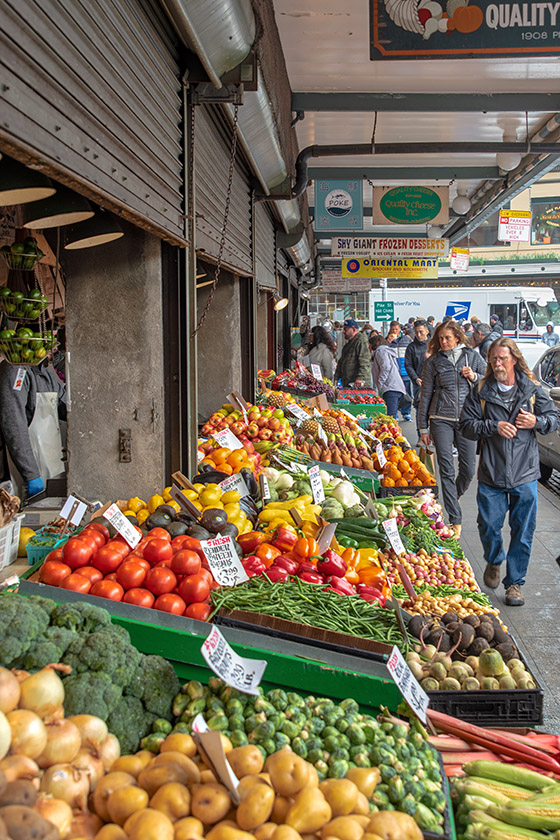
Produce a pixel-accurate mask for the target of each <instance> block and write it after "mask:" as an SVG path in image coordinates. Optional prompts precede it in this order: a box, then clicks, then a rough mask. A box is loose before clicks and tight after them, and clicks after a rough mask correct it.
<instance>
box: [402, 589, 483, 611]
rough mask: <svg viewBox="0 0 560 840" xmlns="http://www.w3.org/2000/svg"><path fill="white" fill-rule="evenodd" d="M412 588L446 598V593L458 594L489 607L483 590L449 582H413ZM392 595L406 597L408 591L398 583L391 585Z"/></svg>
mask: <svg viewBox="0 0 560 840" xmlns="http://www.w3.org/2000/svg"><path fill="white" fill-rule="evenodd" d="M414 589H415V590H416V592H429V593H430V595H435V596H439V597H441V598H446V597H447V596H448V595H460V596H461V598H470V599H471V600H472V601H474V602H475V604H479V606H481V607H491V606H492V603H491V601H490V598H489V597H488V595H485V594H484V592H473V591H471V590H470V589H458V588H457V587H456V586H452V585H451V584H449V583H442V585H441V586H430V585H429V584H427V583H425V584H420V585H418V584H416V583H415V584H414ZM393 595H394V596H395V598H400V599H401V600H402V599H406V598H408V593H407V591H406V589H405V588H404V586H401V585H400V584H394V585H393Z"/></svg>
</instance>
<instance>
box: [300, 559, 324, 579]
mask: <svg viewBox="0 0 560 840" xmlns="http://www.w3.org/2000/svg"><path fill="white" fill-rule="evenodd" d="M305 572H311V574H314V575H316V574H318V572H317V569H316V568H315V566H314V565H313V563H306V562H303V563H300V564H299V568H298V570H297V572H296V575H297V576H298V577H301V576H302V575H303V574H305ZM322 577H323V576H322V575H321V578H322Z"/></svg>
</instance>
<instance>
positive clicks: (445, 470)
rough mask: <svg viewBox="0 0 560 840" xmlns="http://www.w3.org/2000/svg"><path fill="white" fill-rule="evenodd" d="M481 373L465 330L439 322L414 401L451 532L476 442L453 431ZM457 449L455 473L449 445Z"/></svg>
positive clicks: (457, 521) (471, 473)
mask: <svg viewBox="0 0 560 840" xmlns="http://www.w3.org/2000/svg"><path fill="white" fill-rule="evenodd" d="M485 373H486V364H485V363H484V360H483V359H482V357H481V355H480V353H476V352H475V351H474V350H473V349H472V348H470V347H467V346H466V337H465V333H464V332H463V330H462V329H461V327H460V326H459V324H457V322H456V321H446V322H445V323H444V324H440V325H439V326H438V327H437V328H436V330H435V331H434V334H433V336H432V339H431V341H430V343H429V345H428V358H427V359H426V362H425V364H424V369H423V373H422V388H421V391H420V404H419V406H418V423H419V426H420V438H421V440H422V443H423V444H424V445H425V446H428V445H429V444H430V443H431V442H432V440H433V442H434V446H435V450H436V455H437V460H438V463H439V474H440V479H441V491H442V496H443V504H444V506H445V510H446V511H447V515H448V516H449V521H450V523H451V525H453V527H454V530H455V534H456V536H460V534H461V508H460V507H459V499H460V497H461V496H462V495H463V493H464V492H465V491H466V489H467V488H468V486H469V484H470V483H471V481H472V478H473V476H474V471H475V462H476V443H475V441H472V440H467V438H465V437H463V435H462V434H461V432H460V431H459V417H460V416H461V410H462V408H463V403H464V402H465V399H466V398H467V395H468V393H469V391H470V389H471V388H472V387H473V386H474V383H475V382H477V381H478V380H479V379H481V378H482V376H484V374H485ZM454 446H456V447H457V452H458V455H459V472H458V475H457V478H455V465H454V463H453V447H454Z"/></svg>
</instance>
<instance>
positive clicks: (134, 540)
mask: <svg viewBox="0 0 560 840" xmlns="http://www.w3.org/2000/svg"><path fill="white" fill-rule="evenodd" d="M103 516H104V517H105V519H107V520H108V521H109V522H110V523H111V525H112V526H113V528H115V529H116V530H117V531H118V532H119V534H120V535H121V537H124V539H125V540H126V541H127V543H128V544H129V546H130V547H131V548H136V546H137V545H138V543H139V542H140V540H141V538H142V537H141V534H139V533H138V531H137V530H136V528H135V527H134V525H133V524H132V522H129V521H128V519H127V518H126V516H123V514H122V512H121V511H120V510H119V508H118V506H117V505H116V504H115V503H114V502H113V504H112V505H110V506H109V507H108V508H107V510H106V511H105V513H104V514H103Z"/></svg>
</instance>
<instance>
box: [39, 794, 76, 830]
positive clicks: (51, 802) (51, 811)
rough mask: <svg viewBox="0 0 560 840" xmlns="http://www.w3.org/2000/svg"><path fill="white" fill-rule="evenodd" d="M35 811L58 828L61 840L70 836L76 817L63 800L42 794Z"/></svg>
mask: <svg viewBox="0 0 560 840" xmlns="http://www.w3.org/2000/svg"><path fill="white" fill-rule="evenodd" d="M34 809H35V811H37V812H38V813H39V814H41V816H42V817H44V818H45V819H46V820H48V821H49V822H50V823H52V824H53V825H55V826H56V827H57V828H58V832H59V834H60V840H65V838H66V837H68V836H69V835H70V829H71V828H72V820H73V818H74V815H73V813H72V808H71V807H70V805H69V804H68V803H67V802H64V800H63V799H54V798H53V797H52V796H48V795H47V794H40V795H39V796H38V797H37V802H36V803H35V805H34Z"/></svg>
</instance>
